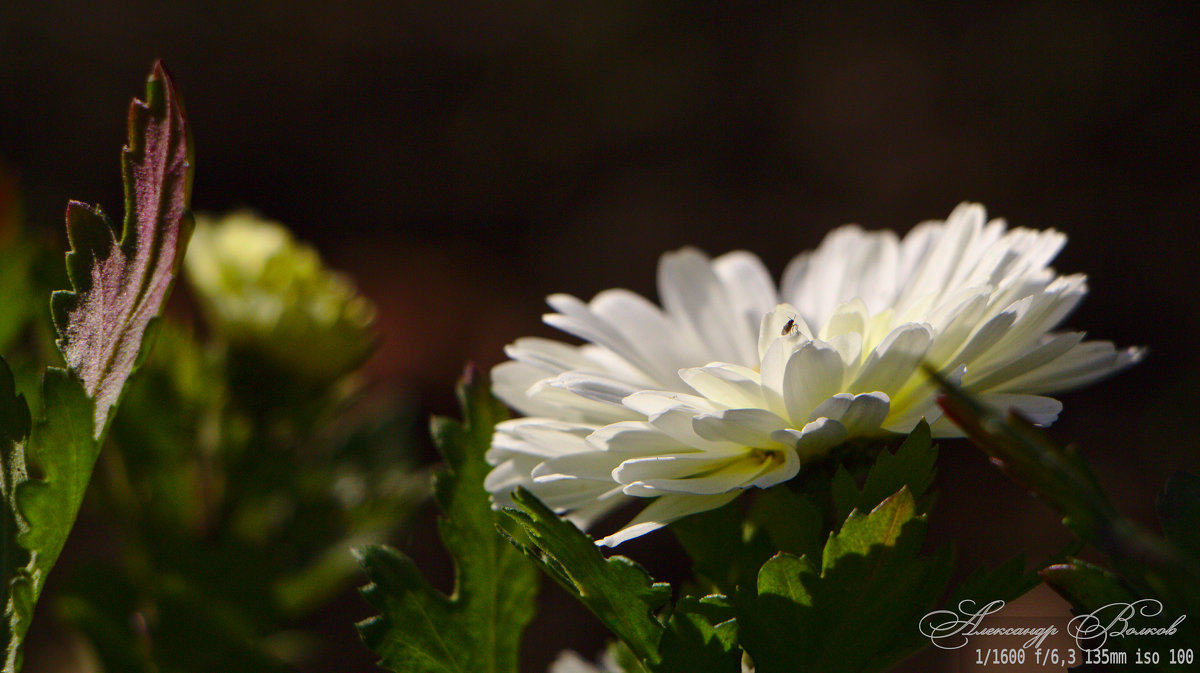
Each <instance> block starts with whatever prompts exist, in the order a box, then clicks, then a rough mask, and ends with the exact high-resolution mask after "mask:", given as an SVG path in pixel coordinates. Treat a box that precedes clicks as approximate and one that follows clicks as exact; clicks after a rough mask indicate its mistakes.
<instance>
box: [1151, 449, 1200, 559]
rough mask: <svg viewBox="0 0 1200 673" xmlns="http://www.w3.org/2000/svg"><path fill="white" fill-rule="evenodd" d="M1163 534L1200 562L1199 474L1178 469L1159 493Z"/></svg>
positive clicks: (1159, 510)
mask: <svg viewBox="0 0 1200 673" xmlns="http://www.w3.org/2000/svg"><path fill="white" fill-rule="evenodd" d="M1158 518H1159V521H1161V522H1162V529H1163V534H1164V535H1165V536H1166V537H1167V540H1168V541H1169V542H1170V543H1171V544H1173V545H1175V548H1176V549H1178V550H1179V551H1180V553H1182V554H1184V555H1185V556H1187V557H1188V558H1189V559H1190V560H1191V562H1192V563H1194V564H1200V477H1197V476H1196V475H1194V474H1188V473H1187V472H1176V473H1175V474H1173V475H1171V477H1170V478H1169V479H1167V486H1166V488H1165V489H1164V490H1163V492H1162V494H1161V495H1159V496H1158Z"/></svg>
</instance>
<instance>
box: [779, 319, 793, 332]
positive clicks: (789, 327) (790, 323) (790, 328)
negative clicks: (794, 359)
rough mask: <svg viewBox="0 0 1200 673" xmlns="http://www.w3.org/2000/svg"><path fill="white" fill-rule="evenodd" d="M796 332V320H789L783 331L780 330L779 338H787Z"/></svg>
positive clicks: (784, 324)
mask: <svg viewBox="0 0 1200 673" xmlns="http://www.w3.org/2000/svg"><path fill="white" fill-rule="evenodd" d="M795 331H796V319H795V318H788V321H787V322H785V323H783V329H781V330H779V336H787V335H789V334H791V333H792V332H795Z"/></svg>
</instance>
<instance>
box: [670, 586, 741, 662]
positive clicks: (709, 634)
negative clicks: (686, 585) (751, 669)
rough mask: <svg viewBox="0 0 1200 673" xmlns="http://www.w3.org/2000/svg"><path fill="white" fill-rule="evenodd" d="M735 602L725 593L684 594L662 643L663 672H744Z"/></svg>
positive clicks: (672, 614)
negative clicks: (698, 595)
mask: <svg viewBox="0 0 1200 673" xmlns="http://www.w3.org/2000/svg"><path fill="white" fill-rule="evenodd" d="M736 616H737V615H736V613H735V611H734V609H733V605H732V604H730V602H729V599H727V598H725V597H724V596H721V595H712V596H705V597H703V598H697V597H695V596H684V597H682V598H680V599H679V601H678V602H677V603H676V604H675V610H674V611H673V612H672V613H671V618H670V620H668V621H667V630H666V633H664V634H663V637H662V642H661V643H660V644H659V654H660V655H661V656H662V662H661V663H660V664H659V665H658V666H656V667H654V670H655V671H656V672H660V673H668V672H669V673H695V672H696V671H704V672H705V673H740V671H741V670H742V649H741V648H740V647H738V644H737V620H736Z"/></svg>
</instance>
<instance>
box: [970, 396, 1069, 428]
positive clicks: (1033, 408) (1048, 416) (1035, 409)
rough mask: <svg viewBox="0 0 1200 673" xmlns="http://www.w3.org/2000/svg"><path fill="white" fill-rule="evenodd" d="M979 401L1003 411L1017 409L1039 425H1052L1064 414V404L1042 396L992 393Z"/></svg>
mask: <svg viewBox="0 0 1200 673" xmlns="http://www.w3.org/2000/svg"><path fill="white" fill-rule="evenodd" d="M979 399H980V401H981V402H982V403H984V404H986V405H988V406H990V407H992V408H994V409H998V410H1001V411H1007V410H1008V409H1016V410H1017V411H1019V412H1021V414H1022V415H1023V416H1025V417H1026V418H1028V419H1029V420H1030V421H1032V422H1034V423H1036V424H1037V425H1050V424H1051V423H1053V422H1054V421H1055V420H1056V419H1057V418H1058V414H1059V413H1060V412H1062V402H1059V401H1058V400H1056V399H1054V398H1051V397H1042V396H1040V395H1012V394H1007V393H992V394H988V395H981V396H980V398H979Z"/></svg>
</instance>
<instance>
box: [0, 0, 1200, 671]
mask: <svg viewBox="0 0 1200 673" xmlns="http://www.w3.org/2000/svg"><path fill="white" fill-rule="evenodd" d="M1197 37H1200V20H1198V15H1197V12H1196V11H1195V10H1194V8H1193V6H1192V5H1191V4H1190V3H1137V4H1136V5H1134V4H1132V3H1130V4H1126V3H1068V2H1051V3H1038V4H1036V5H1024V4H1021V5H1018V4H1009V3H995V4H994V5H986V6H985V5H977V4H961V3H945V4H940V5H935V4H930V5H927V6H926V7H924V8H923V9H921V10H920V11H917V10H913V9H907V10H899V9H896V8H894V7H893V8H885V7H883V6H880V5H874V4H860V3H817V4H814V5H811V6H809V5H804V4H802V3H794V4H793V3H779V2H763V3H747V5H746V6H740V5H739V6H726V5H724V4H721V3H712V2H682V1H679V2H671V1H666V2H633V1H629V0H610V1H595V2H570V3H539V2H532V1H525V0H518V1H514V2H507V3H491V2H479V1H472V2H460V3H443V2H434V1H427V2H404V3H383V2H366V1H364V0H350V1H349V2H343V3H338V4H336V5H335V4H334V3H328V2H323V1H318V0H289V1H287V2H282V1H272V2H261V3H243V2H225V1H221V2H186V3H159V2H150V1H143V2H107V3H82V2H53V1H50V2H42V3H38V4H37V5H36V6H34V3H4V4H3V6H0V115H2V116H0V161H3V162H5V163H7V164H8V165H9V166H12V167H14V168H16V169H17V170H18V172H19V175H20V178H21V182H22V186H23V189H24V191H25V196H26V210H27V214H28V217H29V220H30V221H31V222H32V223H34V224H35V225H36V226H39V227H45V228H47V229H50V230H58V229H60V228H61V226H62V225H61V222H62V220H61V218H62V210H63V206H64V204H65V202H66V200H67V199H68V198H75V199H80V200H84V201H88V202H99V203H102V204H104V205H105V207H106V208H108V209H109V210H110V211H112V210H119V208H120V201H121V193H120V173H119V168H118V159H117V157H118V154H117V148H119V147H120V146H121V145H122V144H123V143H124V141H125V127H124V118H125V110H126V106H127V105H128V101H129V98H130V97H131V96H133V95H141V92H142V91H143V89H142V80H143V78H144V77H145V75H146V73H147V72H148V71H149V68H150V64H151V62H152V61H153V60H154V59H155V58H162V59H164V60H165V62H166V64H167V66H168V67H169V69H170V70H171V71H172V73H173V75H174V77H175V79H176V82H177V84H178V86H179V88H180V90H181V92H182V94H183V96H184V97H185V99H186V102H187V107H188V112H189V116H190V118H191V122H192V126H193V129H194V134H195V142H196V147H197V172H196V182H195V193H194V205H195V207H196V208H197V209H199V210H208V211H221V210H225V209H228V208H232V207H237V206H250V207H253V208H255V209H257V210H259V211H261V212H262V213H264V214H266V215H268V216H270V217H273V218H277V219H279V220H282V221H284V222H286V223H288V224H289V225H290V226H291V227H293V228H294V229H295V230H296V231H297V232H298V234H299V235H300V236H301V237H303V238H305V239H307V240H310V241H312V242H314V243H315V244H316V245H317V246H318V247H319V248H320V249H321V250H322V251H323V253H324V254H325V255H326V257H327V258H328V259H329V260H330V261H331V263H333V264H334V265H335V266H338V267H340V268H343V269H346V270H348V271H350V272H351V273H353V274H354V275H355V276H356V277H357V278H358V280H359V283H360V286H361V288H362V290H363V291H364V292H365V293H366V294H367V295H369V296H370V297H371V298H373V299H374V300H375V301H376V302H377V303H378V305H379V314H380V319H379V324H380V327H381V330H382V331H383V333H384V336H385V341H384V343H383V346H382V348H381V350H380V352H379V353H378V355H377V356H376V357H375V358H374V359H373V360H372V362H371V365H370V367H371V371H372V372H373V374H374V376H375V377H376V379H377V380H378V381H379V382H380V385H382V386H386V387H391V388H395V389H397V390H399V391H401V392H402V393H404V394H408V395H411V396H413V398H414V399H419V400H421V403H422V405H423V406H424V407H425V408H426V411H429V412H436V413H453V412H454V407H453V398H452V395H451V390H452V386H453V382H454V379H455V377H456V376H457V375H458V373H459V372H460V371H461V367H462V364H463V362H464V361H466V360H473V361H475V362H477V363H479V364H481V365H484V366H490V365H493V364H495V363H497V362H499V361H500V360H501V359H502V358H503V354H502V347H503V345H504V344H505V343H507V342H509V341H511V340H513V339H515V338H516V337H518V336H522V335H526V334H541V335H550V334H551V332H550V330H549V329H548V328H545V327H543V326H541V325H540V323H539V316H540V314H541V313H542V312H543V310H544V305H543V304H542V297H544V296H545V295H547V294H549V293H551V292H560V291H561V292H570V293H573V294H576V295H578V296H581V297H583V298H590V297H591V296H592V295H593V294H594V293H595V292H597V291H599V290H601V289H604V288H606V287H612V286H624V287H629V288H631V289H634V290H637V291H639V292H643V293H645V294H647V295H650V296H653V292H654V287H653V282H654V280H653V279H654V272H655V264H656V260H657V258H658V256H659V255H660V254H661V253H662V252H664V251H666V250H670V249H674V248H677V247H679V246H682V245H685V244H691V245H697V246H699V247H701V248H703V249H706V250H707V251H709V252H710V253H713V254H718V253H721V252H725V251H727V250H730V249H735V248H744V249H748V250H751V251H754V252H756V253H758V254H759V255H760V256H762V257H763V259H764V260H765V261H766V262H767V264H768V266H769V267H770V268H771V269H772V271H773V272H775V273H776V274H778V273H779V272H780V271H782V268H783V266H784V264H785V263H786V262H787V260H788V259H789V258H790V257H791V256H793V255H794V254H796V253H797V252H799V251H801V250H803V249H806V248H809V247H812V246H814V245H816V244H817V243H818V242H819V240H820V238H821V237H822V236H823V235H824V233H825V232H826V231H827V230H829V229H830V228H832V227H834V226H836V225H839V224H843V223H846V222H858V223H861V224H862V225H864V226H866V227H868V228H882V227H887V228H893V229H897V230H899V231H906V230H907V229H908V228H910V227H911V226H912V225H913V224H915V223H917V222H918V221H920V220H923V219H932V218H943V217H945V216H946V215H947V214H948V213H949V212H950V210H951V209H952V208H953V207H954V205H955V204H957V203H958V202H959V201H962V200H975V201H980V202H982V203H984V204H985V205H987V206H988V208H989V212H990V213H991V214H992V215H994V216H1002V217H1005V218H1007V219H1008V221H1009V222H1010V223H1011V224H1012V225H1015V226H1029V227H1036V228H1046V227H1055V228H1058V229H1060V230H1062V231H1065V232H1066V233H1067V234H1068V235H1069V236H1070V243H1069V244H1068V246H1067V248H1066V249H1065V251H1064V252H1063V253H1062V254H1061V255H1060V257H1059V259H1058V261H1057V262H1056V266H1057V268H1059V269H1060V270H1062V271H1064V272H1079V271H1084V272H1087V273H1088V274H1089V276H1090V285H1091V294H1090V296H1089V298H1088V299H1087V300H1086V301H1085V302H1084V304H1083V305H1082V307H1081V308H1080V309H1079V310H1078V311H1077V312H1076V313H1075V314H1074V315H1073V316H1071V317H1070V318H1069V319H1068V321H1067V324H1068V325H1069V326H1071V327H1076V328H1086V329H1087V330H1088V331H1089V333H1090V334H1091V336H1092V337H1093V338H1102V339H1111V340H1114V341H1116V342H1117V343H1118V344H1119V345H1130V344H1144V345H1148V346H1149V348H1150V355H1149V358H1148V359H1147V360H1146V361H1145V362H1144V363H1143V364H1141V365H1138V366H1137V367H1136V368H1134V369H1133V370H1131V371H1130V372H1128V373H1126V374H1123V375H1121V376H1120V377H1118V378H1117V379H1115V380H1113V381H1110V382H1106V383H1104V384H1101V385H1099V386H1096V387H1093V388H1090V389H1087V390H1084V391H1080V392H1076V393H1071V394H1067V395H1066V396H1065V397H1064V401H1065V403H1066V410H1065V412H1064V414H1063V416H1062V418H1061V420H1060V421H1059V423H1058V424H1056V425H1055V433H1056V434H1057V435H1058V436H1060V437H1063V438H1067V439H1072V440H1076V441H1078V442H1079V443H1080V444H1082V445H1083V446H1084V447H1086V449H1087V452H1088V454H1089V456H1090V457H1091V459H1092V461H1093V462H1094V464H1095V466H1096V468H1097V471H1098V472H1099V474H1100V478H1101V481H1102V482H1103V483H1104V485H1105V486H1106V487H1107V488H1108V489H1109V490H1110V491H1111V493H1112V494H1113V496H1114V497H1115V499H1116V500H1117V501H1118V502H1119V503H1120V505H1121V506H1122V507H1124V508H1125V509H1127V510H1128V511H1129V512H1130V513H1132V514H1133V515H1134V516H1135V518H1138V519H1141V520H1143V521H1145V522H1147V523H1152V522H1153V514H1152V503H1153V499H1154V497H1155V495H1156V493H1157V491H1158V489H1159V488H1161V486H1162V483H1163V482H1164V481H1165V479H1166V477H1167V475H1168V474H1169V473H1170V472H1171V471H1173V470H1175V469H1180V468H1184V469H1189V470H1191V471H1200V453H1198V452H1197V451H1196V448H1197V437H1200V414H1197V413H1196V409H1197V408H1200V392H1198V391H1200V362H1198V360H1197V349H1196V341H1197V335H1198V334H1200V315H1198V309H1200V296H1198V294H1200V293H1198V291H1197V283H1196V280H1195V270H1196V264H1197V253H1198V252H1200V243H1197V239H1196V235H1195V229H1196V224H1197V221H1198V219H1200V140H1198V138H1200V135H1198V132H1197V121H1200V94H1198V92H1197V78H1198V75H1200V52H1198V51H1197V48H1196V39H1197ZM939 485H940V488H941V491H942V499H941V501H940V503H939V507H938V509H937V510H935V513H934V516H933V519H932V527H933V530H934V533H935V535H936V536H937V537H938V538H939V539H946V538H950V537H953V538H955V539H958V540H960V542H959V546H958V551H959V558H960V561H961V562H962V563H963V564H964V565H965V566H966V567H973V566H975V565H977V564H978V563H980V562H982V561H990V562H996V561H998V560H1000V559H1002V558H1007V557H1008V556H1010V555H1011V554H1012V553H1014V552H1016V551H1021V550H1024V551H1027V552H1028V553H1029V555H1030V557H1031V558H1033V559H1036V558H1041V557H1044V556H1045V555H1046V554H1048V553H1049V552H1051V551H1053V550H1056V549H1057V548H1058V547H1060V546H1061V545H1062V544H1063V542H1064V541H1065V540H1066V539H1067V537H1066V535H1065V533H1064V532H1063V530H1062V529H1061V527H1060V526H1059V525H1058V523H1057V521H1056V520H1055V517H1054V516H1053V515H1051V514H1050V513H1049V511H1048V510H1047V509H1046V508H1045V507H1044V506H1043V505H1041V504H1040V503H1038V502H1036V501H1034V500H1033V499H1032V498H1031V497H1029V496H1028V495H1026V494H1025V493H1023V492H1021V491H1020V490H1019V489H1016V488H1015V487H1013V486H1011V485H1010V484H1009V483H1008V482H1006V481H1005V480H1004V479H1003V478H1002V477H1001V476H999V475H998V474H997V473H996V472H995V471H994V470H993V469H991V468H990V467H989V466H988V465H987V463H986V461H985V460H984V459H983V458H982V456H981V454H979V453H978V452H977V451H975V450H974V449H973V448H971V447H970V446H969V445H967V444H966V443H964V442H951V443H948V444H945V445H944V446H943V461H942V465H941V473H940V477H939ZM429 518H430V519H431V518H432V514H430V516H429ZM431 529H432V526H431V525H430V524H428V522H424V523H421V524H419V525H418V526H417V528H416V530H415V532H414V533H412V534H411V536H410V537H409V538H408V539H406V540H399V541H397V542H398V544H399V545H401V546H402V547H404V548H406V549H407V550H409V551H411V552H414V553H415V554H416V555H418V556H422V557H424V556H425V555H426V554H427V552H426V551H425V550H426V549H428V548H429V547H432V546H433V545H435V540H434V537H433V534H432V533H431ZM655 537H657V539H655ZM669 538H670V536H669V535H665V534H664V535H659V536H651V539H648V540H640V541H638V542H636V543H631V544H630V545H627V547H625V548H623V550H622V551H624V552H625V553H628V554H630V555H632V556H634V558H637V559H638V560H640V561H643V562H644V563H645V564H646V565H648V566H650V567H651V569H652V570H653V571H654V572H655V573H656V574H660V575H667V576H670V575H671V573H672V572H676V573H677V572H678V571H672V570H671V569H670V566H671V564H672V563H674V562H675V561H677V560H678V557H677V551H676V550H675V549H674V547H673V546H672V545H673V543H672V541H671V540H670V539H669ZM84 553H86V550H84ZM428 553H429V554H433V555H430V556H428V559H429V560H428V562H427V564H428V565H430V566H441V565H444V563H445V560H444V559H443V558H441V557H440V556H436V553H434V552H428ZM433 572H434V573H435V574H436V573H440V575H439V576H440V577H442V578H443V579H444V578H446V577H448V572H447V571H446V570H445V568H434V569H433ZM548 592H549V591H548ZM1039 597H1041V598H1039ZM1043 599H1044V600H1043ZM547 600H548V603H547V605H546V606H545V607H544V608H543V609H542V614H541V615H540V616H539V618H538V621H537V622H536V623H535V624H534V626H533V627H532V628H531V630H530V632H529V636H528V638H527V640H528V643H529V644H528V646H527V650H528V652H527V656H526V664H527V666H526V670H528V671H530V672H533V671H538V670H543V669H544V666H545V662H546V661H547V660H548V658H550V657H552V656H553V653H554V652H556V651H557V650H558V649H560V648H562V647H567V646H570V647H577V648H580V649H581V650H583V651H584V653H585V654H588V655H590V654H592V653H593V652H594V651H595V650H596V649H597V648H598V647H599V644H600V643H601V641H602V636H601V634H600V633H599V632H598V631H597V630H596V629H597V627H596V626H595V625H594V623H593V622H591V621H589V619H590V618H589V617H587V616H586V615H585V614H582V613H583V612H584V611H583V609H582V608H580V607H578V606H576V605H574V604H572V603H570V602H569V601H567V600H566V599H565V598H564V597H563V596H561V595H560V594H559V593H557V590H555V592H554V593H550V595H549V598H548V599H547ZM1023 605H1026V606H1028V610H1030V611H1031V613H1037V612H1039V611H1041V612H1046V613H1051V614H1065V610H1064V608H1063V607H1062V604H1061V603H1056V602H1055V600H1054V599H1053V597H1047V596H1046V595H1045V594H1043V593H1039V594H1037V595H1035V597H1034V600H1032V601H1029V602H1027V603H1026V604H1023ZM1011 609H1013V610H1017V609H1018V608H1017V607H1016V606H1013V607H1012V608H1011ZM1020 609H1026V608H1020ZM368 614H369V610H368V609H367V608H366V606H365V605H364V604H362V603H361V602H359V600H358V599H357V598H356V597H354V596H353V595H351V594H348V595H347V597H346V598H345V600H343V601H342V602H340V603H339V605H338V606H336V610H335V611H332V612H330V613H329V614H328V615H326V616H325V617H323V618H322V619H323V621H322V622H321V625H322V627H323V628H325V629H327V631H328V632H329V638H330V641H331V644H333V645H334V646H335V647H334V649H335V654H334V655H331V658H330V659H329V660H327V661H324V662H322V663H321V666H322V668H320V669H315V670H339V671H347V672H349V671H367V670H372V669H371V666H370V661H371V659H372V658H371V656H370V654H369V653H367V652H366V651H365V650H363V649H362V648H359V647H357V646H356V643H355V642H354V635H353V633H352V632H351V630H350V621H351V620H353V619H358V618H362V617H365V616H367V615H368ZM1008 614H1010V615H1011V614H1013V613H1008ZM34 645H35V650H36V647H37V646H38V645H39V643H36V642H35V643H34ZM41 646H42V647H45V648H50V649H52V648H53V647H54V645H53V643H46V642H45V641H43V642H42V643H41ZM37 656H38V654H37V652H36V651H33V652H31V657H37ZM34 660H36V659H34ZM940 661H941V660H940V659H938V658H937V657H932V656H931V657H926V658H925V659H924V660H922V662H923V663H922V664H920V665H922V666H928V667H934V666H936V665H938V664H937V662H940ZM31 670H32V669H31Z"/></svg>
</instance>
